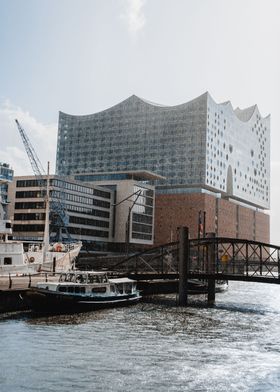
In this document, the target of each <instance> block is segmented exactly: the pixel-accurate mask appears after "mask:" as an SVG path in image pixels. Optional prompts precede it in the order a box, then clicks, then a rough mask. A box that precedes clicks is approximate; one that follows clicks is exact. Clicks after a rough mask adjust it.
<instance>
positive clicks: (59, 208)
mask: <svg viewBox="0 0 280 392" xmlns="http://www.w3.org/2000/svg"><path fill="white" fill-rule="evenodd" d="M15 122H16V124H17V127H18V130H19V133H20V136H21V138H22V141H23V144H24V147H25V150H26V152H27V155H28V158H29V161H30V163H31V166H32V169H33V172H34V174H35V176H36V178H37V180H38V182H39V186H40V189H41V194H42V197H45V196H46V186H45V183H46V181H45V180H44V178H43V176H44V175H45V171H44V168H43V165H42V163H41V162H40V159H39V158H38V156H37V154H36V152H35V150H34V148H33V146H32V144H31V142H30V140H29V138H28V136H27V134H26V132H25V130H24V129H23V127H22V126H21V125H20V123H19V121H18V120H17V119H16V120H15ZM62 183H63V182H62ZM62 194H63V192H62V191H61V190H60V191H59V192H53V197H52V201H51V202H50V213H51V215H52V223H53V225H54V226H56V227H57V228H58V229H59V232H58V234H57V235H56V238H55V239H56V240H58V241H61V240H62V228H63V229H64V230H65V232H66V235H67V240H69V241H71V237H70V234H69V232H68V230H67V226H68V224H69V218H68V215H67V213H66V210H65V206H64V204H63V203H62V202H61V195H62ZM58 195H59V196H58ZM47 197H48V195H47Z"/></svg>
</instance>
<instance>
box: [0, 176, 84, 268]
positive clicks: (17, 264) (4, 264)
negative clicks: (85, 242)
mask: <svg viewBox="0 0 280 392" xmlns="http://www.w3.org/2000/svg"><path fill="white" fill-rule="evenodd" d="M7 182H8V181H7V180H5V179H4V178H3V177H1V176H0V184H5V183H7ZM47 188H48V187H47ZM6 204H7V203H6V202H4V201H3V200H2V198H1V193H0V276H1V275H23V274H36V273H38V272H51V271H55V272H65V271H69V270H70V269H71V268H73V265H74V262H75V259H76V257H77V256H78V254H79V252H80V249H81V247H82V243H81V242H75V243H69V244H68V243H67V244H63V243H55V244H52V245H51V244H49V198H48V189H47V197H46V221H45V233H44V242H43V243H36V244H33V245H29V248H28V250H27V251H24V247H23V242H21V241H14V240H9V236H11V235H12V228H11V221H9V220H7V219H5V218H6V215H7V214H6Z"/></svg>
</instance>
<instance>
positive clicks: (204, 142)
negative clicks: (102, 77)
mask: <svg viewBox="0 0 280 392" xmlns="http://www.w3.org/2000/svg"><path fill="white" fill-rule="evenodd" d="M132 170H147V171H151V172H155V173H157V174H159V175H161V176H164V177H165V178H166V179H165V180H163V179H161V180H156V181H155V182H154V184H155V185H156V186H157V192H159V193H160V192H162V193H172V190H174V193H179V192H182V193H184V192H190V191H193V192H194V191H195V189H206V190H209V191H211V192H214V193H216V194H219V195H222V197H223V196H225V197H231V198H235V199H237V200H239V201H241V202H245V203H246V202H247V203H249V204H252V205H255V206H257V207H260V208H269V205H270V119H269V117H266V118H263V117H261V115H260V113H259V111H258V108H257V107H256V106H254V107H251V108H248V109H244V110H240V109H236V110H233V108H232V105H231V103H230V102H226V103H222V104H217V103H216V102H214V100H213V99H212V98H211V96H210V95H209V94H208V93H205V94H203V95H201V96H200V97H198V98H196V99H194V100H192V101H190V102H187V103H184V104H182V105H177V106H173V107H170V106H160V105H156V104H152V103H150V102H147V101H145V100H143V99H140V98H138V97H136V96H131V97H130V98H128V99H126V100H125V101H123V102H121V103H119V104H118V105H116V106H114V107H112V108H109V109H107V110H104V111H102V112H99V113H95V114H92V115H86V116H73V115H69V114H65V113H62V112H60V113H59V127H58V140H57V160H56V172H57V173H58V174H62V175H74V174H75V175H76V176H78V175H79V174H87V173H88V175H89V176H95V178H96V176H101V177H102V176H106V175H107V174H106V173H108V172H123V171H132ZM91 173H97V174H91ZM102 173H104V174H102ZM117 175H118V174H116V176H117ZM123 175H124V174H122V173H119V176H123ZM101 177H100V180H106V178H101ZM76 178H77V177H76ZM83 179H84V177H83ZM89 180H90V178H89ZM96 180H97V178H96ZM91 181H93V177H91ZM179 189H180V190H179ZM187 189H190V190H187ZM184 190H185V191H184Z"/></svg>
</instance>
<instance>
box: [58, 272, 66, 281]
mask: <svg viewBox="0 0 280 392" xmlns="http://www.w3.org/2000/svg"><path fill="white" fill-rule="evenodd" d="M65 281H66V274H61V275H60V277H59V282H65Z"/></svg>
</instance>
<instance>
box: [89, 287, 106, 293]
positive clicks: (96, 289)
mask: <svg viewBox="0 0 280 392" xmlns="http://www.w3.org/2000/svg"><path fill="white" fill-rule="evenodd" d="M91 291H92V292H93V293H106V287H93V288H92V290H91Z"/></svg>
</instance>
